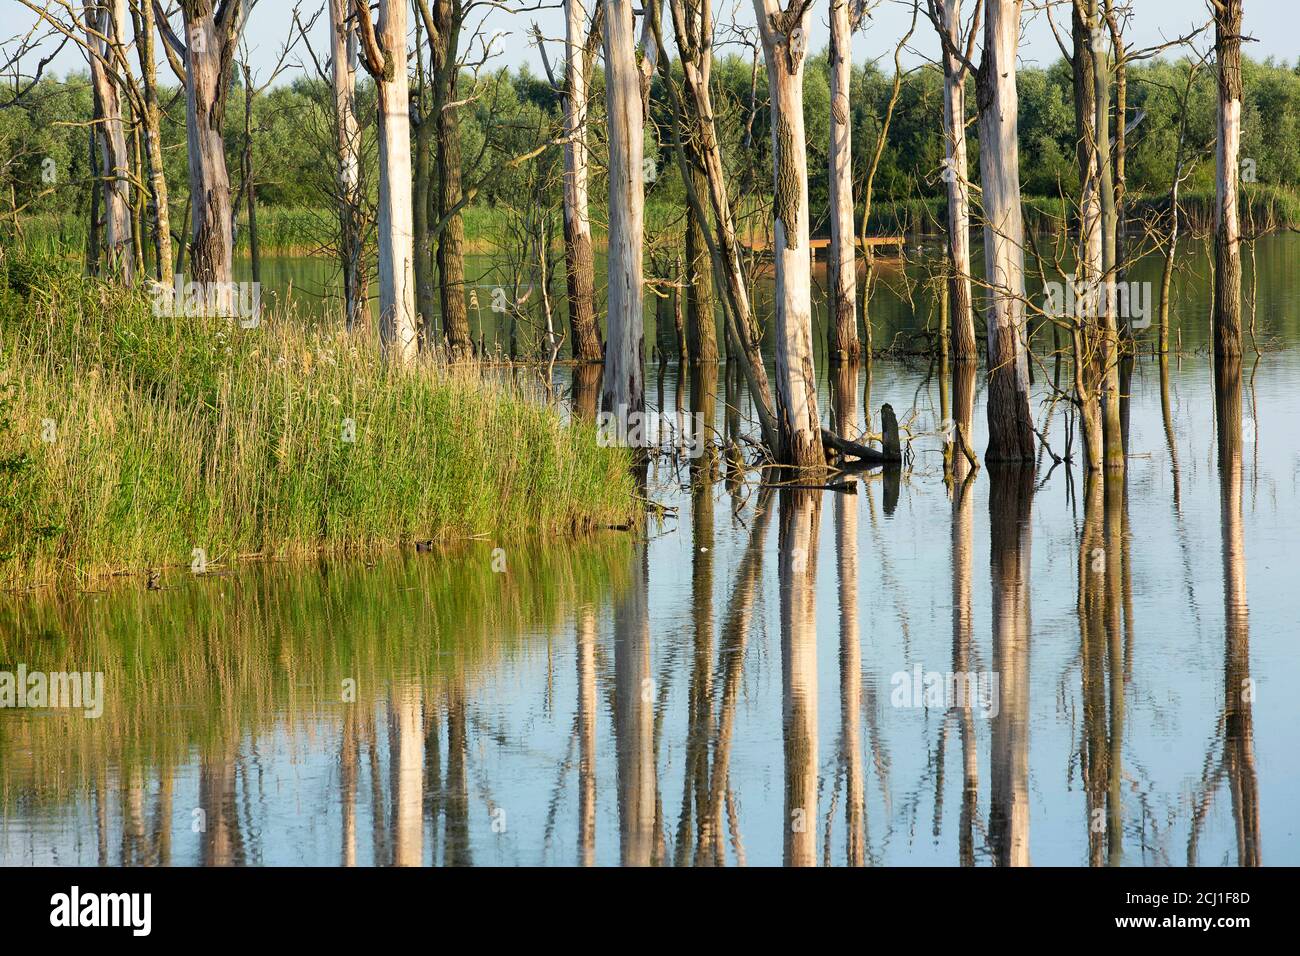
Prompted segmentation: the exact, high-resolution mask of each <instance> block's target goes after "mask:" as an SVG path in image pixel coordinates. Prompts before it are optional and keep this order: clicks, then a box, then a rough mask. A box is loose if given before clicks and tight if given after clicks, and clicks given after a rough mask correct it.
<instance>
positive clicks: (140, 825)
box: [122, 766, 149, 866]
mask: <svg viewBox="0 0 1300 956" xmlns="http://www.w3.org/2000/svg"><path fill="white" fill-rule="evenodd" d="M125 777H126V780H125V781H124V783H123V784H122V866H141V865H143V864H146V863H148V862H149V861H148V858H147V857H146V856H145V823H144V773H143V772H142V771H141V769H140V767H139V766H133V767H131V768H130V769H129V770H127V771H126V772H125Z"/></svg>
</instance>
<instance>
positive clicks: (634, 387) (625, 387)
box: [601, 0, 645, 416]
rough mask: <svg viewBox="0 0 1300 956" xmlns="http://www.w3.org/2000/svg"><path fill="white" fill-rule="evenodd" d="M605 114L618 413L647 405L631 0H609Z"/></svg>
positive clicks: (614, 406)
mask: <svg viewBox="0 0 1300 956" xmlns="http://www.w3.org/2000/svg"><path fill="white" fill-rule="evenodd" d="M604 34H605V116H606V124H607V133H608V139H609V318H608V327H607V342H606V346H605V376H604V380H603V382H602V385H601V408H602V409H603V410H604V411H606V412H611V413H613V414H616V415H619V416H625V415H632V414H639V413H640V412H641V411H643V409H644V408H645V354H644V353H645V343H644V335H645V332H644V323H643V318H642V310H643V301H644V300H643V295H644V290H643V288H642V283H643V275H642V262H641V254H642V241H643V234H642V233H643V228H644V218H645V181H644V175H645V171H644V169H643V168H642V148H643V143H644V139H643V137H644V135H645V134H644V130H643V129H642V122H643V114H642V101H641V74H640V72H639V71H638V70H637V64H636V51H635V41H634V39H633V30H632V4H631V0H608V3H607V9H606V15H605V25H604Z"/></svg>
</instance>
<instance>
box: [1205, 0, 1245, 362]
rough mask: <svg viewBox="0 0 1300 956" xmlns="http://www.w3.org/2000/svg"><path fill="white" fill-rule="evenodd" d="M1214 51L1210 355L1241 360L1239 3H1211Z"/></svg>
mask: <svg viewBox="0 0 1300 956" xmlns="http://www.w3.org/2000/svg"><path fill="white" fill-rule="evenodd" d="M1212 6H1213V9H1214V50H1215V55H1216V57H1217V59H1218V75H1219V138H1218V143H1217V145H1216V147H1215V153H1214V157H1215V167H1216V174H1217V176H1216V190H1215V203H1214V354H1215V355H1240V354H1241V215H1240V210H1239V209H1238V195H1237V186H1238V181H1239V176H1240V163H1241V160H1240V158H1239V157H1240V152H1241V100H1242V95H1241V13H1242V0H1215V2H1214V3H1213V4H1212Z"/></svg>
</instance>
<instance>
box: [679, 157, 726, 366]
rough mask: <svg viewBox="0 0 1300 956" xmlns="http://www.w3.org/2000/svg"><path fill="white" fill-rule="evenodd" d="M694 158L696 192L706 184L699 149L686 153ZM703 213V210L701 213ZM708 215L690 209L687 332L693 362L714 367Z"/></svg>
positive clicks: (715, 347) (715, 342)
mask: <svg viewBox="0 0 1300 956" xmlns="http://www.w3.org/2000/svg"><path fill="white" fill-rule="evenodd" d="M686 154H687V156H688V157H690V165H691V173H690V174H691V177H692V178H693V179H694V180H695V189H696V192H697V193H698V192H702V191H703V190H704V188H705V185H706V180H705V176H704V173H703V171H702V170H701V168H700V159H699V153H698V150H696V149H695V148H694V147H690V148H688V149H687V150H686ZM701 211H703V210H701ZM708 226H709V224H708V221H707V219H706V217H705V216H702V215H700V214H699V213H697V212H696V211H695V207H694V206H691V205H687V207H686V331H687V336H688V338H689V342H690V357H691V361H692V362H694V363H695V364H696V365H713V364H716V363H717V361H718V326H717V320H716V318H715V317H714V312H713V302H714V298H713V268H712V265H711V264H710V263H711V259H710V256H709V244H708V240H707V239H705V236H704V234H705V231H706V230H707V229H708Z"/></svg>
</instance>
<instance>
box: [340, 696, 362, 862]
mask: <svg viewBox="0 0 1300 956" xmlns="http://www.w3.org/2000/svg"><path fill="white" fill-rule="evenodd" d="M357 752H358V751H357V705H356V704H350V705H348V708H347V711H346V712H345V713H344V715H343V740H342V743H341V744H340V752H339V784H340V787H339V789H340V790H342V794H341V801H342V804H343V865H344V866H356V865H357Z"/></svg>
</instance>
